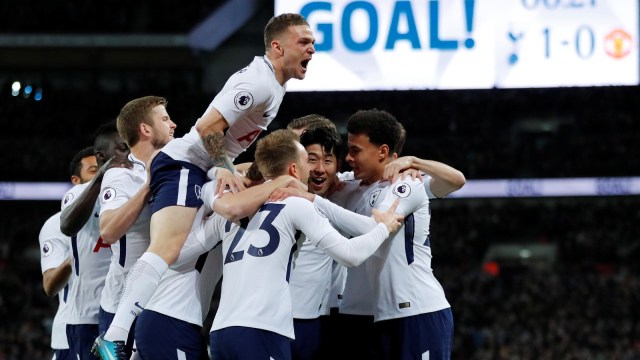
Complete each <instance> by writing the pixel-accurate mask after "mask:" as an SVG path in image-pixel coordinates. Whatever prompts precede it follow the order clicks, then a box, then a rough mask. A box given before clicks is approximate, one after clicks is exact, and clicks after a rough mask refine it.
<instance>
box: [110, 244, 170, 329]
mask: <svg viewBox="0 0 640 360" xmlns="http://www.w3.org/2000/svg"><path fill="white" fill-rule="evenodd" d="M167 268H168V265H167V263H166V262H164V260H162V258H161V257H160V256H158V255H156V254H154V253H152V252H145V253H144V254H142V256H141V257H140V259H138V261H136V263H135V264H133V267H132V268H131V270H129V274H128V275H127V278H126V280H125V283H124V289H123V290H122V298H120V303H119V304H118V310H116V314H115V316H114V318H113V322H112V323H111V326H109V329H108V330H107V332H106V334H105V335H104V338H105V340H108V341H125V342H126V341H127V337H128V336H129V329H131V325H132V324H133V321H134V320H135V319H136V317H137V316H138V315H139V314H140V313H141V312H142V310H143V309H144V307H145V306H147V303H148V302H149V299H151V296H153V293H154V292H155V291H156V289H157V288H158V283H159V282H160V278H162V275H164V273H165V272H166V271H167Z"/></svg>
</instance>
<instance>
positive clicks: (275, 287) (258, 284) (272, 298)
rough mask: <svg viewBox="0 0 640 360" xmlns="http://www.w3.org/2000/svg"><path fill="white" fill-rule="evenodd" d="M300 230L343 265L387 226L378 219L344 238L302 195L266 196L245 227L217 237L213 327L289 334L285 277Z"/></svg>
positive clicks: (376, 241) (366, 250) (378, 239)
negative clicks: (218, 284) (219, 258)
mask: <svg viewBox="0 0 640 360" xmlns="http://www.w3.org/2000/svg"><path fill="white" fill-rule="evenodd" d="M361 218H362V221H363V222H369V223H370V222H371V221H373V222H374V223H375V221H374V220H373V219H371V218H366V217H361ZM299 231H301V232H302V233H304V234H306V235H307V237H309V239H310V240H311V243H312V244H314V245H316V246H318V247H319V248H321V249H323V250H324V251H326V252H327V253H328V254H330V255H331V256H332V257H334V258H335V259H336V260H338V261H341V262H343V263H344V264H345V265H349V264H358V263H361V262H362V261H364V259H365V258H366V257H368V256H370V255H371V254H372V253H373V251H375V249H377V248H378V246H379V245H380V243H382V241H384V239H385V238H386V237H388V235H389V233H388V230H387V228H386V226H385V225H384V224H378V225H375V226H373V230H372V231H371V232H369V233H368V234H367V235H365V236H361V237H358V238H353V239H351V240H347V239H346V238H345V237H343V236H342V235H340V234H339V233H338V231H337V230H335V229H334V228H333V227H332V226H331V224H329V221H328V220H327V218H326V217H325V216H324V215H322V213H321V212H319V211H318V209H316V208H315V207H314V206H313V204H312V203H310V202H309V201H307V200H305V199H302V198H297V197H289V198H287V199H284V200H283V201H278V202H267V203H266V204H264V205H263V206H262V207H261V208H260V210H259V211H258V212H257V213H256V214H255V215H254V216H253V218H252V219H251V221H250V222H249V224H248V225H247V228H246V230H244V229H242V228H241V229H240V230H238V232H237V234H236V236H235V237H234V239H233V240H232V241H224V242H223V243H222V255H223V264H224V265H223V280H222V294H221V298H220V306H219V307H218V312H217V313H216V316H215V319H214V320H213V326H212V331H214V330H218V329H222V328H226V327H230V326H244V327H250V328H257V329H263V330H267V331H272V332H275V333H278V334H280V335H283V336H287V337H289V338H291V339H294V332H293V315H292V306H291V293H290V289H289V283H288V280H289V275H290V272H291V264H292V258H293V256H294V252H295V251H296V250H297V249H298V242H297V239H298V238H299V236H298V235H297V234H298V233H299Z"/></svg>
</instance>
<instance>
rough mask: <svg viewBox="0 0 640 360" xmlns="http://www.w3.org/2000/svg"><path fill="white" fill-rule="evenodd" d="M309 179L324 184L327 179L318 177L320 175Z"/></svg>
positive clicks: (316, 183) (317, 183) (315, 183)
mask: <svg viewBox="0 0 640 360" xmlns="http://www.w3.org/2000/svg"><path fill="white" fill-rule="evenodd" d="M309 181H310V182H312V183H313V184H314V185H322V184H324V182H325V181H326V179H325V178H318V177H310V178H309Z"/></svg>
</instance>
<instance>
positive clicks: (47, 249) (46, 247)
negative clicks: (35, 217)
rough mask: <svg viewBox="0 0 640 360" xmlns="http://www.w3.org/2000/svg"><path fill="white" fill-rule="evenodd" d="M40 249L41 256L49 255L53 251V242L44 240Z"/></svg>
mask: <svg viewBox="0 0 640 360" xmlns="http://www.w3.org/2000/svg"><path fill="white" fill-rule="evenodd" d="M41 250H42V256H43V257H47V256H49V255H51V253H52V252H53V244H52V243H51V242H49V241H45V242H44V244H42V249H41Z"/></svg>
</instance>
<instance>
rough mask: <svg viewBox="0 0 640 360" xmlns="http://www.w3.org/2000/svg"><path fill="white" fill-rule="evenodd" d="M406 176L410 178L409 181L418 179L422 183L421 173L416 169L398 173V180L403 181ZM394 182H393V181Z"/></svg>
mask: <svg viewBox="0 0 640 360" xmlns="http://www.w3.org/2000/svg"><path fill="white" fill-rule="evenodd" d="M407 176H411V180H415V179H419V180H420V181H422V173H421V172H420V170H417V169H407V170H405V171H403V172H401V173H400V179H402V180H404V178H406V177H407ZM393 182H395V180H393Z"/></svg>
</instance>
